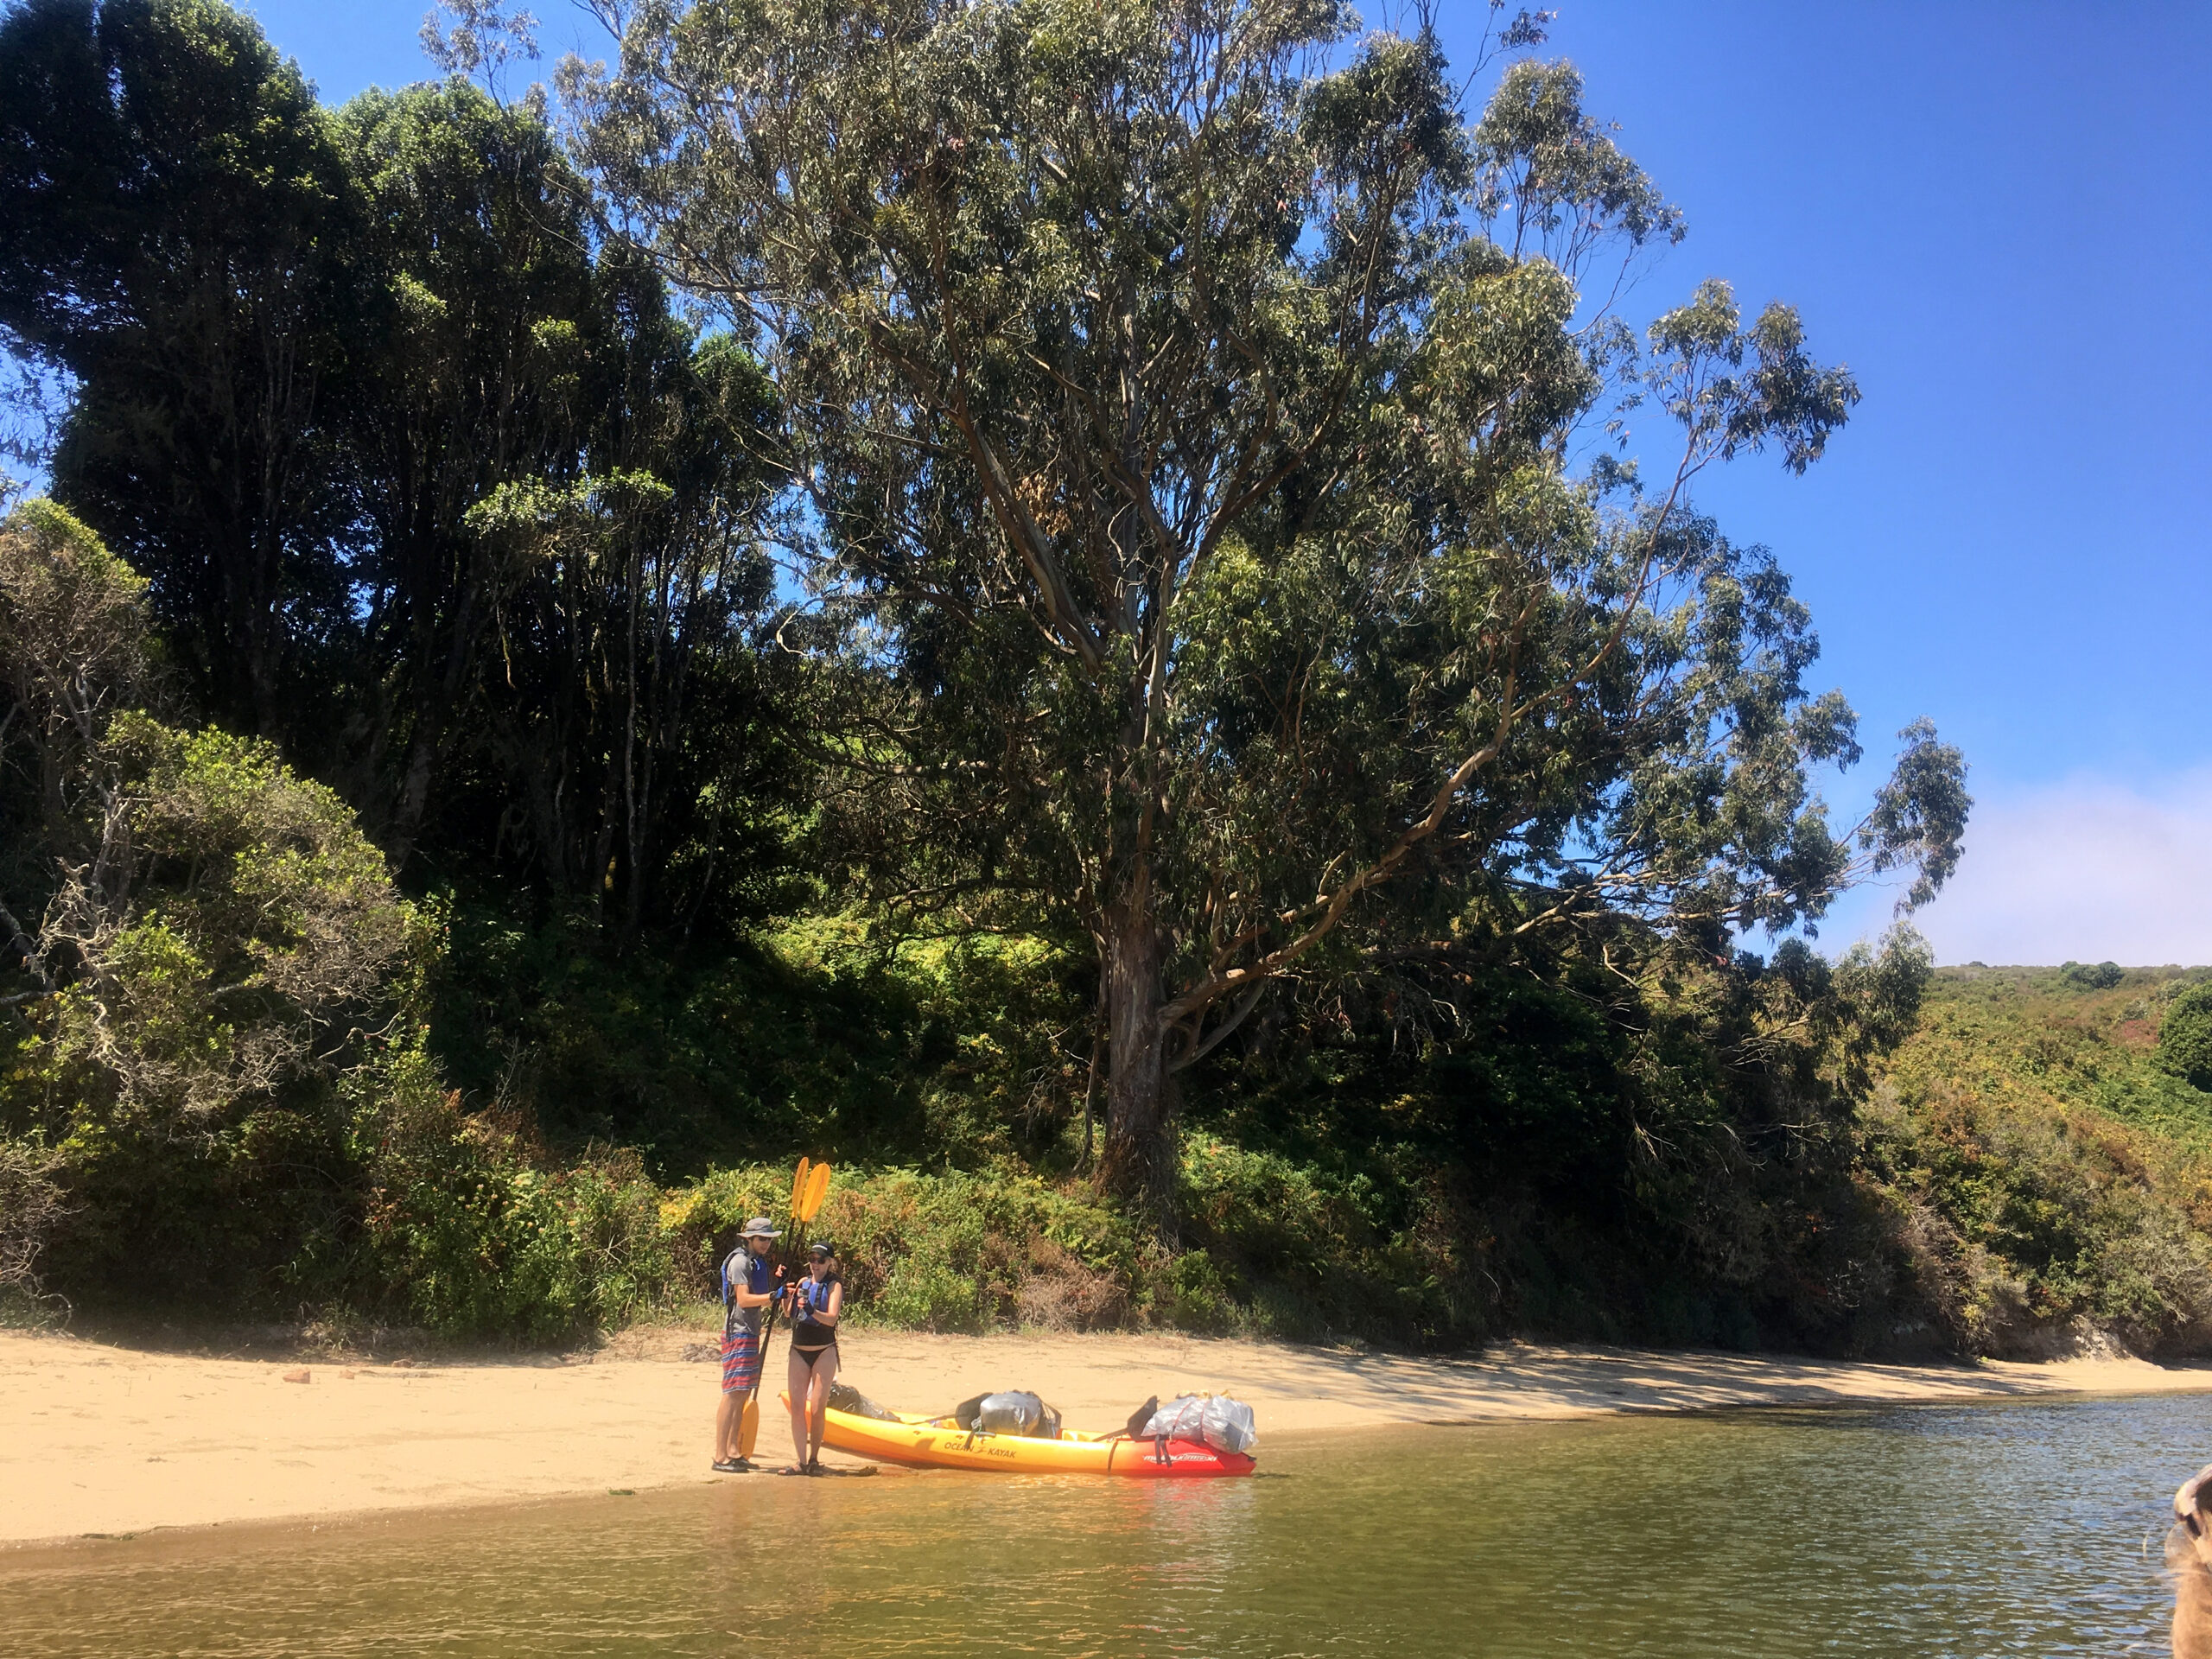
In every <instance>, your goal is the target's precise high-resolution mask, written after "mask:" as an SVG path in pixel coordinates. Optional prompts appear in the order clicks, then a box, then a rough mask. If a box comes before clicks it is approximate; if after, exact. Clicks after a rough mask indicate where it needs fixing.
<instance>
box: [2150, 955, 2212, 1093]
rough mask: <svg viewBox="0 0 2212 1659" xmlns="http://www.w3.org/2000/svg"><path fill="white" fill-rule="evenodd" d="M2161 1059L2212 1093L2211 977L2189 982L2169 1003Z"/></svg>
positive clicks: (2161, 1026)
mask: <svg viewBox="0 0 2212 1659" xmlns="http://www.w3.org/2000/svg"><path fill="white" fill-rule="evenodd" d="M2158 1059H2159V1061H2160V1063H2161V1064H2162V1065H2164V1067H2165V1068H2166V1070H2167V1071H2171V1073H2173V1075H2174V1076H2176V1077H2179V1078H2181V1079H2182V1080H2183V1082H2185V1083H2187V1084H2189V1085H2190V1087H2191V1088H2193V1089H2196V1090H2203V1091H2205V1092H2208V1093H2212V981H2200V982H2198V983H2196V984H2194V985H2191V986H2190V987H2189V988H2187V989H2186V990H2184V991H2183V992H2182V993H2181V995H2178V996H2177V997H2175V998H2174V1000H2173V1001H2171V1002H2170V1003H2168V1004H2167V1005H2166V1014H2165V1018H2164V1020H2162V1021H2161V1022H2160V1023H2159V1026H2158Z"/></svg>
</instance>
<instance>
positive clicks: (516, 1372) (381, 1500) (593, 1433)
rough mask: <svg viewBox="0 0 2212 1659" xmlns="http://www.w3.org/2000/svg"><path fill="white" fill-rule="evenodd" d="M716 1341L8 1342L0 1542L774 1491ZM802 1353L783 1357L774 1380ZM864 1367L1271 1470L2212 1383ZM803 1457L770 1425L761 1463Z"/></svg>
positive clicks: (1273, 1363)
mask: <svg viewBox="0 0 2212 1659" xmlns="http://www.w3.org/2000/svg"><path fill="white" fill-rule="evenodd" d="M713 1334H714V1333H713V1332H698V1331H685V1330H654V1331H646V1332H630V1333H626V1334H625V1335H624V1336H622V1337H620V1338H616V1339H614V1340H613V1341H612V1342H611V1343H609V1344H607V1346H605V1347H603V1348H601V1349H599V1350H597V1351H593V1352H590V1353H585V1354H575V1355H569V1356H565V1357H552V1356H548V1357H534V1358H526V1359H490V1358H486V1359H479V1360H476V1361H474V1362H462V1361H446V1360H429V1361H416V1362H414V1363H407V1362H404V1361H403V1362H385V1361H379V1360H375V1359H371V1358H367V1357H361V1358H357V1359H350V1360H347V1359H340V1360H334V1361H332V1360H318V1359H308V1360H305V1361H302V1360H300V1359H297V1358H292V1359H280V1360H266V1359H260V1358H226V1357H199V1356H188V1355H179V1354H175V1353H167V1352H150V1351H141V1350H137V1349H131V1348H124V1347H116V1346H111V1345H107V1344H101V1343H97V1342H92V1341H87V1340H84V1339H81V1338H72V1337H67V1336H59V1335H30V1334H22V1333H16V1332H8V1333H0V1492H5V1494H6V1495H7V1501H6V1503H4V1505H0V1545H4V1546H10V1547H21V1546H24V1545H29V1544H37V1543H45V1542H58V1541H71V1540H79V1539H83V1538H85V1537H86V1536H88V1535H92V1536H99V1535H108V1536H112V1535H121V1534H133V1535H137V1534H143V1533H146V1532H149V1531H152V1530H155V1529H162V1528H178V1527H211V1526H235V1525H238V1524H241V1523H256V1522H273V1521H280V1520H310V1519H319V1518H326V1517H333V1518H334V1517H337V1516H346V1515H354V1514H365V1513H370V1512H374V1511H380V1510H403V1509H418V1508H429V1507H436V1506H445V1505H454V1504H470V1503H497V1502H503V1501H508V1500H514V1499H524V1498H537V1497H552V1496H556V1495H560V1494H565V1493H591V1492H602V1491H608V1490H610V1489H629V1490H633V1491H641V1490H645V1489H647V1488H652V1487H661V1486H670V1485H676V1484H684V1483H690V1482H700V1481H709V1480H717V1479H731V1478H769V1477H766V1476H751V1477H728V1476H716V1475H714V1474H712V1473H711V1472H710V1471H709V1470H708V1468H707V1463H708V1460H709V1439H710V1426H711V1421H712V1414H713V1410H714V1406H715V1397H716V1373H715V1368H714V1366H713V1365H712V1364H710V1363H702V1361H703V1360H704V1358H705V1357H706V1356H707V1355H709V1353H710V1352H711V1346H710V1344H711V1341H712V1338H713ZM782 1359H783V1355H782V1344H781V1343H780V1342H779V1344H777V1351H776V1352H775V1353H774V1355H773V1356H772V1362H771V1368H770V1373H769V1374H770V1376H771V1378H772V1379H773V1378H775V1377H778V1376H780V1375H781V1371H782ZM846 1365H847V1370H846V1376H847V1378H848V1380H849V1381H851V1382H853V1383H855V1384H857V1385H858V1386H859V1387H860V1388H861V1389H863V1390H864V1391H866V1392H867V1393H868V1394H869V1395H872V1396H874V1398H876V1399H878V1400H880V1401H882V1402H885V1403H886V1404H888V1405H893V1406H897V1407H900V1408H907V1409H927V1408H932V1407H949V1406H950V1405H951V1403H952V1402H954V1401H956V1400H957V1399H959V1398H961V1397H962V1396H963V1395H969V1394H973V1393H975V1392H977V1391H978V1390H980V1389H985V1388H1027V1389H1034V1390H1036V1391H1037V1392H1039V1393H1040V1394H1042V1395H1045V1396H1046V1398H1047V1399H1048V1400H1050V1401H1051V1402H1052V1403H1054V1404H1055V1405H1057V1406H1058V1407H1059V1408H1061V1409H1062V1410H1063V1411H1064V1412H1065V1414H1066V1418H1067V1421H1069V1422H1070V1423H1071V1424H1072V1425H1075V1426H1077V1427H1100V1428H1103V1427H1113V1426H1115V1425H1117V1424H1119V1423H1120V1422H1121V1421H1122V1420H1123V1419H1124V1418H1125V1417H1126V1416H1127V1415H1128V1413H1129V1411H1130V1410H1131V1409H1132V1408H1134V1407H1135V1406H1136V1405H1137V1404H1138V1403H1140V1402H1141V1401H1142V1400H1143V1399H1144V1397H1145V1396H1146V1395H1148V1394H1158V1395H1161V1396H1162V1397H1166V1396H1168V1395H1173V1394H1176V1393H1178V1392H1180V1391H1184V1390H1186V1389H1215V1390H1220V1391H1225V1392H1228V1393H1230V1394H1234V1395H1236V1396H1237V1397H1238V1398H1240V1399H1243V1400H1245V1401H1247V1402H1250V1404H1251V1405H1252V1406H1253V1407H1254V1408H1255V1410H1256V1411H1257V1413H1258V1415H1259V1421H1260V1427H1261V1432H1262V1451H1263V1452H1264V1447H1265V1442H1266V1440H1267V1438H1268V1437H1269V1436H1283V1435H1306V1434H1317V1433H1329V1432H1332V1431H1341V1430H1345V1429H1350V1428H1356V1427H1367V1426H1373V1425H1378V1424H1385V1423H1407V1422H1471V1421H1508V1420H1515V1419H1524V1420H1525V1419H1539V1418H1553V1419H1556V1418H1569V1417H1580V1416H1590V1415H1595V1414H1605V1413H1610V1412H1622V1411H1694V1410H1709V1409H1716V1408H1729V1407H1745V1406H1767V1405H1836V1404H1843V1403H1847V1402H1914V1401H1939V1400H1961V1399H1999V1398H2008V1397H2020V1396H2025V1395H2041V1394H2050V1393H2059V1392H2073V1391H2080V1392H2088V1393H2099V1394H2121V1393H2148V1392H2157V1391H2164V1390H2201V1389H2212V1368H2171V1367H2164V1366H2158V1365H2153V1364H2149V1363H2145V1362H2142V1361H2139V1360H2110V1359H2107V1360H2073V1361H2061V1362H2056V1363H2047V1364H2013V1363H1984V1364H1980V1365H1975V1366H1945V1365H1915V1366H1907V1365H1873V1364H1853V1363H1826V1362H1821V1361H1814V1360H1802V1359H1794V1358H1778V1357H1764V1356H1752V1355H1740V1354H1719V1353H1706V1352H1675V1351H1667V1352H1662V1351H1642V1350H1635V1349H1619V1348H1598V1347H1549V1346H1539V1345H1533V1344H1517V1343H1516V1344H1499V1345H1497V1346H1495V1347H1492V1348H1491V1349H1490V1350H1488V1351H1485V1352H1484V1353H1483V1354H1482V1355H1480V1356H1478V1357H1477V1356H1470V1357H1454V1358H1414V1357H1402V1356H1395V1355H1383V1354H1368V1353H1355V1352H1349V1351H1338V1350H1331V1349H1321V1348H1301V1347H1294V1346H1290V1345H1287V1344H1274V1343H1254V1342H1239V1341H1211V1340H1205V1339H1201V1338H1185V1337H1179V1336H1173V1335H1107V1336H1053V1335H1021V1336H995V1337H982V1338H967V1337H932V1336H924V1335H917V1334H913V1333H910V1332H871V1331H855V1332H853V1333H852V1335H851V1336H850V1338H849V1339H848V1342H847V1356H846ZM302 1372H304V1374H305V1377H306V1380H305V1381H304V1382H301V1381H298V1380H296V1379H297V1378H298V1377H299V1376H301V1374H302ZM288 1378H292V1379H295V1380H289V1381H288V1380H287V1379H288ZM772 1411H773V1408H772ZM789 1451H790V1444H789V1438H788V1433H787V1432H786V1430H785V1421H784V1419H783V1418H782V1416H781V1414H780V1413H779V1412H776V1413H774V1414H772V1415H771V1416H770V1418H769V1419H768V1421H766V1422H765V1423H764V1425H763V1428H762V1434H761V1440H760V1456H761V1457H762V1458H763V1459H776V1460H781V1459H784V1458H785V1457H787V1456H788V1455H789Z"/></svg>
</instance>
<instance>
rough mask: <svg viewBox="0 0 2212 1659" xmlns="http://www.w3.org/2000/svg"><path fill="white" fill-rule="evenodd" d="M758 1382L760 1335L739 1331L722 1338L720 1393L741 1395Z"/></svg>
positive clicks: (753, 1332)
mask: <svg viewBox="0 0 2212 1659" xmlns="http://www.w3.org/2000/svg"><path fill="white" fill-rule="evenodd" d="M759 1384H760V1332H757V1331H741V1332H738V1333H737V1334H736V1335H735V1336H734V1337H724V1338H722V1392H723V1393H724V1394H742V1393H744V1392H745V1391H746V1390H747V1389H750V1388H756V1387H758V1386H759Z"/></svg>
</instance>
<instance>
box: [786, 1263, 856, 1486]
mask: <svg viewBox="0 0 2212 1659" xmlns="http://www.w3.org/2000/svg"><path fill="white" fill-rule="evenodd" d="M807 1258H808V1259H807V1264H806V1277H805V1278H804V1279H802V1280H800V1281H798V1283H797V1284H795V1285H793V1286H792V1287H791V1291H790V1296H791V1362H790V1366H789V1370H788V1373H787V1378H786V1380H787V1382H788V1383H789V1389H788V1398H789V1399H790V1401H791V1445H792V1447H793V1448H794V1449H795V1450H796V1451H797V1452H798V1463H797V1464H796V1465H793V1466H792V1467H791V1469H790V1470H789V1471H786V1472H788V1473H791V1474H795V1475H818V1474H820V1473H821V1472H822V1423H823V1416H822V1414H823V1412H824V1411H826V1410H828V1409H829V1385H830V1383H834V1382H836V1378H837V1323H838V1321H839V1320H840V1319H842V1318H843V1317H844V1313H845V1281H844V1278H843V1276H842V1274H839V1273H838V1271H837V1253H836V1250H835V1249H833V1248H831V1246H830V1245H829V1242H828V1241H827V1240H817V1241H816V1242H815V1243H814V1244H813V1245H811V1246H810V1248H809V1249H808V1251H807Z"/></svg>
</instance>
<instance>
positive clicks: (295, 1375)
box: [284, 1371, 314, 1383]
mask: <svg viewBox="0 0 2212 1659" xmlns="http://www.w3.org/2000/svg"><path fill="white" fill-rule="evenodd" d="M284 1380H285V1381H286V1382H287V1383H308V1382H312V1381H314V1378H313V1377H311V1376H309V1375H308V1373H307V1372H305V1371H287V1372H285V1373H284Z"/></svg>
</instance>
